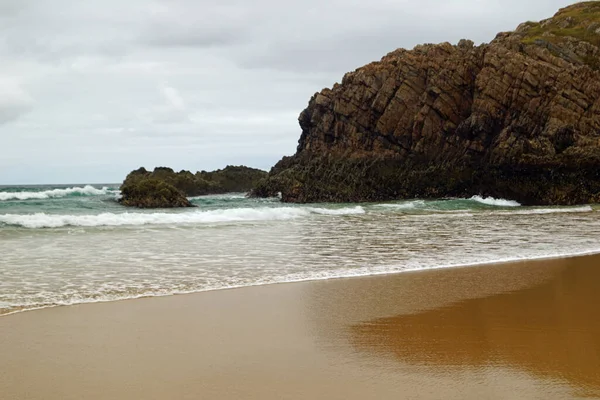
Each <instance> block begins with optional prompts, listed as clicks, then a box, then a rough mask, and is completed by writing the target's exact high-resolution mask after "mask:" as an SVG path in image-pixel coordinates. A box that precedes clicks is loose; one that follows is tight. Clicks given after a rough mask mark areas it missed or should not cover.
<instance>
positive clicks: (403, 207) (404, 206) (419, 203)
mask: <svg viewBox="0 0 600 400" xmlns="http://www.w3.org/2000/svg"><path fill="white" fill-rule="evenodd" d="M424 205H425V201H423V200H415V201H410V202H406V203H388V204H377V205H376V207H385V208H394V209H397V210H412V209H415V208H417V207H422V206H424Z"/></svg>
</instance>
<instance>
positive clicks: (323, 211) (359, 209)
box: [306, 206, 365, 215]
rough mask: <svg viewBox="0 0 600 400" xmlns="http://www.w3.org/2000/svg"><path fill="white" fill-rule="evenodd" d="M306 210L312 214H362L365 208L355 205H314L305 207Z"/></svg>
mask: <svg viewBox="0 0 600 400" xmlns="http://www.w3.org/2000/svg"><path fill="white" fill-rule="evenodd" d="M306 209H307V210H309V211H310V212H312V213H314V214H321V215H357V214H364V213H365V209H364V208H362V207H361V206H356V207H347V208H333V209H332V208H315V207H307V208H306Z"/></svg>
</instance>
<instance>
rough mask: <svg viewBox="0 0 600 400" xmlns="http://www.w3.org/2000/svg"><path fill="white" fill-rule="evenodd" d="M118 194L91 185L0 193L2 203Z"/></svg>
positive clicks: (108, 189) (106, 188) (105, 188)
mask: <svg viewBox="0 0 600 400" xmlns="http://www.w3.org/2000/svg"><path fill="white" fill-rule="evenodd" d="M114 192H118V191H115V190H114V189H110V188H108V187H103V188H102V189H96V188H95V187H93V186H91V185H86V186H84V187H72V188H66V189H51V190H44V191H41V192H27V191H25V192H0V201H6V200H34V199H35V200H43V199H54V198H59V197H67V196H101V195H106V194H109V193H114Z"/></svg>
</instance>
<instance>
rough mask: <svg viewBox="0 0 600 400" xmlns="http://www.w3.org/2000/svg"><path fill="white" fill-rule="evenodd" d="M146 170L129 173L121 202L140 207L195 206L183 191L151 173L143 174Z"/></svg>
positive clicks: (122, 191) (123, 187)
mask: <svg viewBox="0 0 600 400" xmlns="http://www.w3.org/2000/svg"><path fill="white" fill-rule="evenodd" d="M142 170H143V171H142ZM145 171H146V170H145V169H143V168H141V169H139V170H137V171H134V173H133V174H129V175H128V177H127V180H126V182H125V183H124V184H123V185H122V186H121V194H122V198H121V199H120V202H121V204H123V205H124V206H129V207H139V208H175V207H193V205H192V203H190V201H189V200H188V199H187V198H186V197H185V194H183V192H181V191H180V190H179V189H177V188H175V187H174V186H173V185H171V184H169V183H167V182H166V181H164V180H162V179H159V178H156V177H152V176H150V174H149V173H148V174H142V173H143V172H145Z"/></svg>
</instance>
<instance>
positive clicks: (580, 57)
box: [253, 2, 600, 205]
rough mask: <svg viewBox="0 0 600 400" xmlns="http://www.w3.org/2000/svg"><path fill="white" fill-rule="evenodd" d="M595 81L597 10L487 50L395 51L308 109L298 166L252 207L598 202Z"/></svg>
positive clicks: (274, 176)
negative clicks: (477, 198) (443, 200)
mask: <svg viewBox="0 0 600 400" xmlns="http://www.w3.org/2000/svg"><path fill="white" fill-rule="evenodd" d="M599 69H600V2H584V3H578V4H576V5H573V6H570V7H567V8H564V9H561V10H560V11H559V12H558V13H557V14H556V15H555V16H554V17H553V18H550V19H548V20H544V21H541V22H539V23H534V22H527V23H524V24H521V25H520V26H519V27H518V28H517V29H516V31H514V32H505V33H500V34H498V35H497V37H496V38H495V39H494V40H493V41H492V42H491V43H489V44H483V45H481V46H475V45H474V43H473V42H471V41H468V40H462V41H460V42H459V43H458V44H457V45H451V44H449V43H442V44H438V45H432V44H427V45H420V46H417V47H415V48H414V49H413V50H411V51H408V50H404V49H398V50H395V51H393V52H391V53H389V54H388V55H386V56H385V57H383V58H382V59H381V61H379V62H374V63H371V64H368V65H366V66H364V67H362V68H359V69H357V70H356V71H354V72H350V73H348V74H346V75H345V76H344V78H343V80H342V82H341V84H335V85H334V86H333V87H332V88H331V89H324V90H322V91H321V92H319V93H317V94H315V95H314V96H313V97H312V98H311V100H310V102H309V104H308V107H307V108H306V109H305V110H304V111H303V112H302V113H301V114H300V117H299V122H300V127H301V128H302V135H301V137H300V140H299V145H298V149H297V152H296V154H295V155H293V156H291V157H284V158H283V159H282V160H281V161H280V162H279V163H277V164H276V165H275V166H274V167H273V169H272V170H271V172H270V174H269V177H268V178H267V179H265V180H263V181H261V182H260V183H259V184H258V185H257V186H256V188H255V190H254V191H253V194H254V195H256V196H273V195H275V194H277V193H278V192H280V193H281V196H282V200H283V201H286V202H318V201H332V202H349V201H350V202H357V201H381V200H390V199H403V198H414V197H420V198H432V197H447V196H448V197H449V196H452V197H470V196H472V195H476V194H479V195H485V196H494V197H503V198H510V199H514V200H517V201H519V202H521V203H523V204H530V205H534V204H577V203H595V202H600V71H599Z"/></svg>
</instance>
